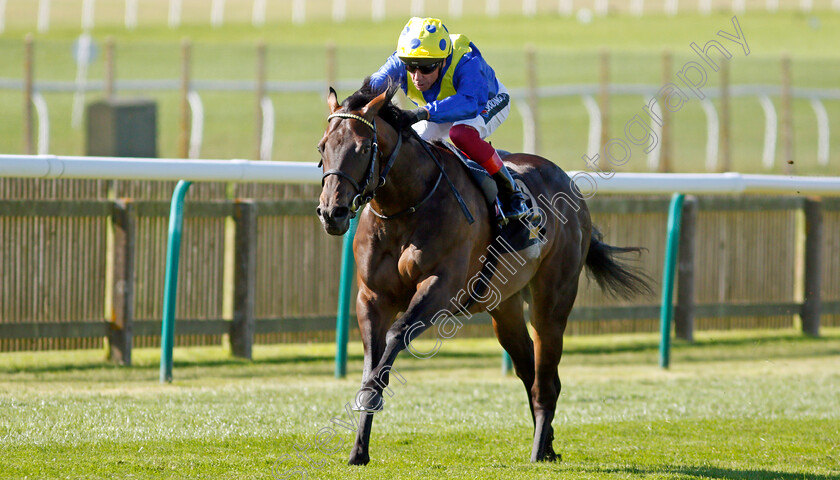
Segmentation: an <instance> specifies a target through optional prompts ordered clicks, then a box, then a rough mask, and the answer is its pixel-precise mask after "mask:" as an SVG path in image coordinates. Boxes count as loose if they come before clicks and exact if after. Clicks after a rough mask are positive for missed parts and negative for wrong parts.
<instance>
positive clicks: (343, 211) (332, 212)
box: [315, 205, 350, 235]
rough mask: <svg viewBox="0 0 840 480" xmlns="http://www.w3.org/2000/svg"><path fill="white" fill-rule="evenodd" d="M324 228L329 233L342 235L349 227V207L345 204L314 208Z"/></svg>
mask: <svg viewBox="0 0 840 480" xmlns="http://www.w3.org/2000/svg"><path fill="white" fill-rule="evenodd" d="M315 213H316V214H317V215H318V219H320V220H321V225H323V226H324V230H326V232H327V233H329V234H330V235H344V233H345V232H347V230H348V229H349V228H350V208H349V207H346V206H332V207H322V206H321V205H318V208H316V209H315Z"/></svg>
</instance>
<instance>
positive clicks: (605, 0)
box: [595, 0, 610, 17]
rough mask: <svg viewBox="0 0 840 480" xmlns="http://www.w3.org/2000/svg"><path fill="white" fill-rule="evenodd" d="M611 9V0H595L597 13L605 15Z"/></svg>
mask: <svg viewBox="0 0 840 480" xmlns="http://www.w3.org/2000/svg"><path fill="white" fill-rule="evenodd" d="M609 10H610V2H609V0H595V14H596V15H599V16H601V17H605V16H606V15H607V14H608V13H610V12H609Z"/></svg>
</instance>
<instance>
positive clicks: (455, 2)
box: [449, 0, 464, 18]
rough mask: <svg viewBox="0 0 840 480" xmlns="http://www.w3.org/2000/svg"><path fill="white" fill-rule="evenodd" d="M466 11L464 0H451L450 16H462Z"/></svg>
mask: <svg viewBox="0 0 840 480" xmlns="http://www.w3.org/2000/svg"><path fill="white" fill-rule="evenodd" d="M463 13H464V2H463V1H462V0H449V17H450V18H461V15H462V14H463Z"/></svg>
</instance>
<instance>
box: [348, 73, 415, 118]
mask: <svg viewBox="0 0 840 480" xmlns="http://www.w3.org/2000/svg"><path fill="white" fill-rule="evenodd" d="M397 88H399V85H397V84H395V83H393V82H388V85H387V86H386V87H385V88H384V89H383V88H373V86H372V85H371V84H370V77H366V78H365V81H364V82H363V83H362V87H361V88H359V89H358V90H356V92H355V93H354V94H352V95H350V96H349V97H347V98H346V99H345V100H344V102H343V103H342V104H341V106H342V107H343V108H344V110H346V111H348V112H352V111H354V110H359V109H361V108H362V107H364V106H365V105H367V104H368V103H370V101H371V100H373V99H374V98H376V97H377V96H379V95H380V94H381V93H382V92H384V91H387V92H388V95H387V96H388V102H386V104H385V105H383V106H382V108H380V109H379V116H380V117H381V118H382V119H383V120H385V121H386V122H388V125H391V126H392V127H394V129H395V130H397V131H401V130H402V126H401V125H400V123H401V122H400V115H401V112H402V110H401V109H400V107H398V106H396V105H394V104H393V103H392V102H391V101H390V99H391V97H393V95H394V93H396V91H397Z"/></svg>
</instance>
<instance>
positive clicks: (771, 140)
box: [758, 95, 778, 170]
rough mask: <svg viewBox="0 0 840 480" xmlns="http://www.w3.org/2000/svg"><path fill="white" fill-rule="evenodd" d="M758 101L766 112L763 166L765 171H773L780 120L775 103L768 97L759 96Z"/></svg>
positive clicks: (762, 154)
mask: <svg viewBox="0 0 840 480" xmlns="http://www.w3.org/2000/svg"><path fill="white" fill-rule="evenodd" d="M758 101H759V102H760V103H761V108H762V109H763V110H764V149H763V151H762V153H761V165H762V166H763V167H764V169H765V170H771V169H772V168H773V165H774V164H775V163H776V132H777V131H778V118H777V117H776V108H775V107H774V106H773V101H772V100H770V97H768V96H767V95H759V97H758Z"/></svg>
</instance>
